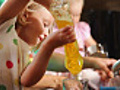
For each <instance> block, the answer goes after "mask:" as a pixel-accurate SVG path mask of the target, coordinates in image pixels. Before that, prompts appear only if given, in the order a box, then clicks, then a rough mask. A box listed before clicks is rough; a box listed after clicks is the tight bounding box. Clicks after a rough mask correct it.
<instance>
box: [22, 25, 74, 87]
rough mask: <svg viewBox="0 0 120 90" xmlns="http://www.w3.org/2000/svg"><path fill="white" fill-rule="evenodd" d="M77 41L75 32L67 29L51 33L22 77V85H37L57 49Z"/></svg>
mask: <svg viewBox="0 0 120 90" xmlns="http://www.w3.org/2000/svg"><path fill="white" fill-rule="evenodd" d="M75 40H76V38H75V34H74V30H73V28H71V27H66V28H64V29H62V30H58V31H57V32H54V33H51V34H50V36H49V37H47V38H46V39H45V40H44V41H43V43H42V44H41V47H40V50H39V51H38V53H37V55H36V56H35V58H34V60H33V62H32V63H31V64H30V65H29V66H28V67H27V68H26V70H25V71H24V72H23V74H22V76H21V84H22V85H24V86H32V85H34V84H36V83H37V82H38V81H39V80H40V79H41V78H42V76H43V74H44V72H45V71H46V68H47V65H48V62H49V59H50V56H51V54H52V52H53V51H54V49H55V48H57V47H59V46H62V45H65V44H67V43H70V42H74V41H75Z"/></svg>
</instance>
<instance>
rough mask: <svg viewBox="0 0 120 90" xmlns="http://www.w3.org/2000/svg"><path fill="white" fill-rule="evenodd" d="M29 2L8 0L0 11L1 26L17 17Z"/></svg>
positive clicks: (27, 0)
mask: <svg viewBox="0 0 120 90" xmlns="http://www.w3.org/2000/svg"><path fill="white" fill-rule="evenodd" d="M28 2H29V0H8V1H7V2H6V3H5V4H4V6H3V7H2V8H1V9H0V24H2V23H4V22H5V21H6V20H8V19H11V18H13V17H15V16H16V15H17V14H18V13H19V12H20V11H22V10H23V8H24V7H25V6H26V4H27V3H28Z"/></svg>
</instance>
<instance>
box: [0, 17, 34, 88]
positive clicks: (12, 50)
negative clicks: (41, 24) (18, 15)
mask: <svg viewBox="0 0 120 90" xmlns="http://www.w3.org/2000/svg"><path fill="white" fill-rule="evenodd" d="M15 21H16V19H11V20H9V21H7V22H5V23H4V24H2V25H1V26H0V90H21V89H22V88H23V87H22V86H21V85H20V80H19V78H20V75H21V72H22V70H23V69H24V68H25V67H26V66H27V65H28V64H29V63H30V61H32V59H33V58H32V55H31V53H30V51H29V50H30V48H29V46H28V45H27V44H26V43H25V42H24V41H22V40H21V39H20V38H19V37H18V36H17V33H16V32H15Z"/></svg>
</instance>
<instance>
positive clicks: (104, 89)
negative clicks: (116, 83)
mask: <svg viewBox="0 0 120 90" xmlns="http://www.w3.org/2000/svg"><path fill="white" fill-rule="evenodd" d="M100 90H117V89H116V87H100Z"/></svg>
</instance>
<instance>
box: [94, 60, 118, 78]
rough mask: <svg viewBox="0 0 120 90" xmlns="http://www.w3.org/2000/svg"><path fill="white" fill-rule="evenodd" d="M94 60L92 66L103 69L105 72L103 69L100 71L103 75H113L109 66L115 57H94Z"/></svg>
mask: <svg viewBox="0 0 120 90" xmlns="http://www.w3.org/2000/svg"><path fill="white" fill-rule="evenodd" d="M93 61H94V63H95V64H94V68H95V69H102V70H103V71H105V73H104V72H103V71H100V74H101V75H103V76H104V77H106V76H105V74H106V75H107V76H108V77H113V72H112V71H111V67H112V65H113V64H114V63H115V62H116V60H115V59H110V58H95V60H93Z"/></svg>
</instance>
